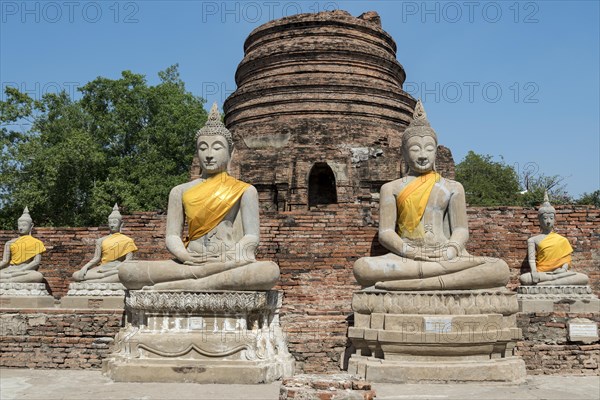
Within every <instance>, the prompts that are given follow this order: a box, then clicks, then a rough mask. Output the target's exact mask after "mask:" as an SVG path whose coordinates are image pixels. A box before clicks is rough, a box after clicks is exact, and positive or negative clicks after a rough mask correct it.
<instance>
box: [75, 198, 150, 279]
mask: <svg viewBox="0 0 600 400" xmlns="http://www.w3.org/2000/svg"><path fill="white" fill-rule="evenodd" d="M122 227H123V217H122V216H121V213H120V212H119V206H118V205H117V204H115V206H114V207H113V210H112V212H111V213H110V215H109V216H108V229H109V230H110V235H107V236H103V237H101V238H100V239H98V240H97V241H96V250H95V252H94V257H93V258H92V259H91V260H90V261H89V262H88V263H87V264H85V265H84V266H83V268H81V269H80V270H79V271H77V272H75V273H74V274H73V279H74V280H75V281H77V282H80V281H85V282H107V283H118V282H119V275H118V270H117V268H118V267H119V266H120V265H121V264H122V263H123V261H126V260H131V259H132V258H133V253H134V252H135V251H137V249H138V248H137V247H136V245H135V242H134V241H133V239H132V238H130V237H128V236H126V235H123V234H122V233H121V228H122Z"/></svg>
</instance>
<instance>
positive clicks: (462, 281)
mask: <svg viewBox="0 0 600 400" xmlns="http://www.w3.org/2000/svg"><path fill="white" fill-rule="evenodd" d="M437 145H438V140H437V135H436V133H435V131H434V130H433V129H432V128H431V126H430V124H429V122H428V120H427V115H426V114H425V110H424V108H423V104H422V103H421V101H420V100H419V101H418V102H417V105H416V107H415V111H414V116H413V121H412V122H411V124H410V125H409V127H408V128H407V129H406V130H405V131H404V133H403V136H402V153H403V157H404V160H405V162H406V165H407V167H408V173H407V175H406V176H404V177H402V178H400V179H397V180H394V181H392V182H388V183H386V184H384V185H383V186H382V187H381V192H380V211H379V242H380V243H381V244H382V245H383V246H384V247H385V248H386V249H388V250H389V251H390V252H389V253H388V254H385V255H383V256H378V257H363V258H360V259H358V260H357V261H356V262H355V264H354V276H355V277H356V280H357V281H358V283H360V284H361V285H362V287H371V286H374V287H375V288H376V289H383V290H444V289H448V290H450V289H453V290H462V289H465V290H466V289H486V288H497V287H503V286H505V285H506V283H507V282H508V279H509V270H508V265H507V264H506V263H505V262H504V261H502V260H500V259H496V258H491V257H475V256H472V255H470V254H469V253H467V251H466V250H465V244H466V243H467V240H468V238H469V228H468V219H467V211H466V202H465V192H464V189H463V186H462V185H461V184H460V183H458V182H456V181H453V180H450V179H447V178H444V177H442V176H441V175H440V174H438V173H437V172H436V171H435V158H436V152H437Z"/></svg>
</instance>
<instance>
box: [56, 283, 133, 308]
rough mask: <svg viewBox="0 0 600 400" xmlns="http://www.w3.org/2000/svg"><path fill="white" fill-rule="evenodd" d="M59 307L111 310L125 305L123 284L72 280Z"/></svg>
mask: <svg viewBox="0 0 600 400" xmlns="http://www.w3.org/2000/svg"><path fill="white" fill-rule="evenodd" d="M60 307H61V308H72V309H73V308H74V309H92V310H98V309H99V310H112V309H123V307H125V286H123V285H122V284H120V283H103V282H73V283H71V284H69V291H68V292H67V295H66V296H65V297H63V298H62V299H61V300H60Z"/></svg>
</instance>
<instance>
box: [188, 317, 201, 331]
mask: <svg viewBox="0 0 600 400" xmlns="http://www.w3.org/2000/svg"><path fill="white" fill-rule="evenodd" d="M189 327H190V329H200V330H202V329H204V318H202V317H190V318H189Z"/></svg>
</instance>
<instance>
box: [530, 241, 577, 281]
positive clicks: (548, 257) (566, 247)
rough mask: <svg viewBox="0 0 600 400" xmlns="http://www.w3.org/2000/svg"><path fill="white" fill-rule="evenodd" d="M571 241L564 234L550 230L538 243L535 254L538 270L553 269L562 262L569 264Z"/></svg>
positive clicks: (560, 265)
mask: <svg viewBox="0 0 600 400" xmlns="http://www.w3.org/2000/svg"><path fill="white" fill-rule="evenodd" d="M572 252H573V248H572V247H571V243H569V241H568V240H567V238H565V237H564V236H561V235H559V234H558V233H555V232H550V233H549V234H548V236H546V237H545V238H544V239H543V240H542V241H541V242H540V244H538V248H537V252H536V254H535V265H536V269H537V270H538V272H549V271H554V270H555V269H557V268H560V267H562V265H563V264H564V263H569V267H570V264H571V253H572Z"/></svg>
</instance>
